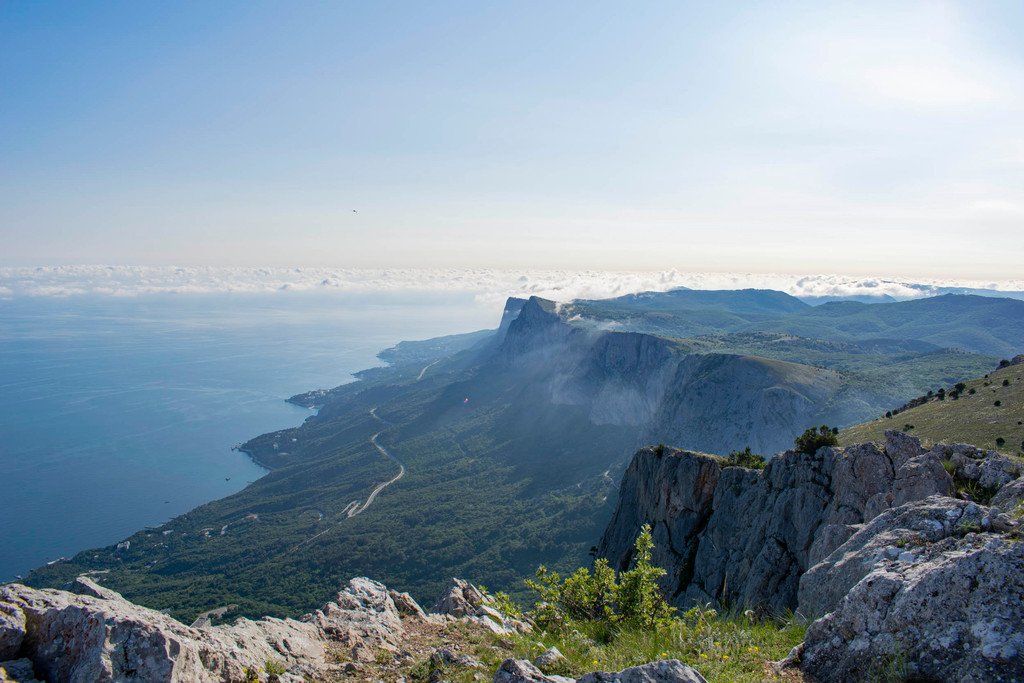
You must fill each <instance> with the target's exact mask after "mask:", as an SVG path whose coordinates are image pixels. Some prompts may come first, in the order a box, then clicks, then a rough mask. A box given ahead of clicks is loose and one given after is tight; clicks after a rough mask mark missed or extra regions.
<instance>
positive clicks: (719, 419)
mask: <svg viewBox="0 0 1024 683" xmlns="http://www.w3.org/2000/svg"><path fill="white" fill-rule="evenodd" d="M571 313H572V307H571V306H569V307H560V306H559V304H556V303H554V302H551V301H546V300H544V299H539V298H536V297H532V298H530V299H529V300H528V301H527V302H526V303H525V304H524V305H523V306H522V309H521V311H520V312H519V314H518V317H516V318H515V320H513V321H512V322H511V323H510V325H509V328H508V332H507V334H506V335H505V337H504V339H503V341H502V343H501V346H500V347H499V349H498V353H497V354H496V359H497V363H498V365H499V366H500V367H501V368H502V370H503V371H505V372H510V373H511V374H512V375H514V376H515V377H516V378H517V380H518V381H519V383H522V384H526V383H529V384H531V385H532V386H534V387H537V388H539V389H540V393H541V394H542V396H543V398H542V399H541V400H546V401H548V402H550V403H551V404H553V405H558V406H575V407H580V408H582V409H583V410H585V411H586V414H587V418H588V420H589V421H590V422H591V423H592V424H594V425H607V426H615V427H623V428H627V429H630V430H634V431H635V434H636V436H637V437H639V438H640V439H641V440H642V441H646V442H648V443H657V442H665V443H676V444H682V445H684V446H686V447H687V448H692V449H697V450H711V451H721V452H728V451H729V450H732V449H742V448H743V447H745V446H751V447H752V448H754V450H755V451H757V452H761V453H774V452H777V451H779V450H781V449H782V448H785V446H786V445H787V444H788V443H790V442H791V439H792V435H793V434H794V433H796V432H798V431H799V430H800V429H801V428H803V426H805V425H807V424H817V423H820V422H850V421H855V420H856V419H859V418H864V417H866V416H867V415H868V414H870V412H873V411H869V409H867V407H866V406H865V405H863V404H862V403H861V402H859V401H840V400H835V399H836V397H837V396H838V395H839V393H840V392H841V391H843V388H844V381H843V378H842V377H841V376H840V375H839V374H838V373H837V372H835V371H833V370H826V369H823V368H819V367H814V366H810V365H803V364H799V363H790V362H785V361H779V360H771V359H766V358H758V357H753V356H744V355H738V354H728V353H689V350H688V349H687V348H686V347H685V346H684V345H682V344H680V343H679V342H677V341H674V340H671V339H668V338H665V337H660V336H658V335H654V334H647V333H642V332H629V331H621V330H615V329H613V326H608V325H606V324H604V323H602V324H597V323H595V322H594V321H593V320H589V319H578V318H577V317H574V316H572V315H571Z"/></svg>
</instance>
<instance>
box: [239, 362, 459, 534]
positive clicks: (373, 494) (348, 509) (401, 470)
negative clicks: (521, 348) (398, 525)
mask: <svg viewBox="0 0 1024 683" xmlns="http://www.w3.org/2000/svg"><path fill="white" fill-rule="evenodd" d="M441 360H442V359H440V358H439V359H437V360H435V361H434V362H433V363H429V364H427V365H425V366H423V369H422V370H420V374H419V376H418V377H417V378H416V381H417V382H418V381H420V380H422V379H423V375H425V374H426V372H427V370H429V369H430V368H431V367H432V366H434V365H437V364H438V363H440V362H441ZM370 416H371V417H372V418H373V419H374V420H376V421H377V422H380V423H381V425H383V429H381V430H380V431H378V432H376V433H375V434H374V435H373V436H371V437H370V443H371V444H373V447H374V448H376V449H377V451H378V452H379V453H380V454H381V455H383V456H384V457H385V458H388V459H389V460H391V461H393V462H394V463H395V464H396V465H398V474H396V475H395V476H393V477H391V478H390V479H388V480H387V481H385V482H382V483H380V484H377V485H376V486H375V487H374V488H373V490H372V491H370V495H369V496H367V497H366V500H365V501H363V502H359V501H358V500H353V501H352V502H351V503H349V504H348V505H346V506H345V507H344V508H343V509H342V511H341V513H340V514H339V517H341V516H342V515H343V517H342V519H348V518H350V517H355V516H356V515H358V514H359V513H360V512H362V511H363V510H365V509H366V508H368V507H370V505H371V504H372V503H373V501H374V500H375V499H376V498H377V496H378V495H379V494H380V492H381V491H383V490H384V489H386V488H387V487H389V486H391V485H392V484H394V483H395V482H396V481H398V480H399V479H401V478H402V477H404V476H405V465H403V464H402V461H401V460H399V459H398V458H396V457H395V456H394V455H393V454H392V453H391V451H389V450H388V449H387V448H385V447H384V446H381V445H380V442H379V441H378V440H377V439H378V437H380V435H381V434H383V433H384V431H385V430H386V429H387V428H388V427H391V426H392V425H391V423H390V422H388V421H387V420H385V419H384V418H383V417H381V416H380V415H378V414H377V407H376V406H374V407H373V408H371V409H370ZM322 519H323V516H322V515H321V520H322ZM335 526H336V525H334V524H332V525H331V526H329V527H327V528H326V529H324V530H323V531H321V532H320V533H318V534H314V535H313V536H310V537H309V538H307V539H306V540H305V541H302V542H301V543H299V544H298V545H297V546H295V547H294V548H292V551H293V552H294V551H295V550H298V549H299V548H301V547H302V546H304V545H306V544H308V543H312V542H313V541H315V540H316V539H318V538H320V537H321V536H323V535H324V534H326V533H327V532H328V531H330V530H331V529H333V528H334V527H335ZM225 531H227V525H225V526H224V528H223V529H221V535H222V536H223V535H224V532H225Z"/></svg>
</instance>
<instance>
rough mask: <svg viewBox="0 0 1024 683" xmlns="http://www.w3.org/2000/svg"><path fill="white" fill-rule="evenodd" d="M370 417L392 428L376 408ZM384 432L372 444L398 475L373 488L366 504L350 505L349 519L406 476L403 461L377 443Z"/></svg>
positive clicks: (354, 503) (371, 441)
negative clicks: (394, 466) (389, 461)
mask: <svg viewBox="0 0 1024 683" xmlns="http://www.w3.org/2000/svg"><path fill="white" fill-rule="evenodd" d="M427 367H430V366H429V365H428V366H427ZM426 369H427V368H423V371H422V372H420V375H421V376H422V374H423V372H426ZM370 415H372V416H373V419H375V420H377V421H378V422H380V423H381V424H382V425H384V426H385V428H386V427H390V426H391V423H390V422H388V421H387V420H385V419H384V418H382V417H381V416H380V415H378V414H377V409H376V408H371V409H370ZM383 432H384V430H383V429H382V430H380V431H379V432H377V433H376V434H374V435H373V436H371V437H370V443H372V444H373V447H374V448H376V449H377V450H378V451H380V454H381V455H383V456H384V457H385V458H390V459H391V460H393V461H394V463H395V464H396V465H398V474H396V475H395V476H393V477H391V478H390V479H388V480H387V481H385V482H382V483H380V484H377V485H376V486H375V487H374V488H373V491H371V492H370V495H369V496H367V498H366V502H364V503H363V504H362V505H360V504H359V501H352V502H351V503H349V507H347V508H345V509H346V516H348V517H355V516H356V515H358V514H359V513H360V512H362V511H363V510H365V509H366V508H368V507H370V504H371V503H373V499H374V498H376V497H377V494H379V493H380V492H381V491H383V490H384V489H386V488H387V487H389V486H391V485H392V484H394V483H395V482H396V481H398V480H399V479H401V478H402V477H404V476H405V465H403V464H402V461H401V460H399V459H398V458H396V457H395V456H394V455H392V454H391V451H389V450H388V449H386V448H384V447H383V446H381V445H380V443H379V442H378V441H377V437H378V436H380V435H381V434H382V433H383Z"/></svg>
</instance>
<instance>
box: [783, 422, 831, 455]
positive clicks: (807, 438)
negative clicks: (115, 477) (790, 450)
mask: <svg viewBox="0 0 1024 683" xmlns="http://www.w3.org/2000/svg"><path fill="white" fill-rule="evenodd" d="M838 431H839V430H838V429H836V430H835V431H833V429H832V428H831V427H829V426H828V425H821V426H820V427H818V428H817V429H815V428H814V427H811V428H810V429H807V430H806V431H804V433H803V434H801V435H800V436H798V437H796V439H794V440H793V443H794V444H795V445H796V450H798V451H799V452H801V453H806V454H808V455H814V454H815V453H817V452H818V449H819V448H823V447H825V446H838V445H839V439H838V438H837V434H838Z"/></svg>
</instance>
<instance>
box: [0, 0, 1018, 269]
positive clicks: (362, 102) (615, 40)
mask: <svg viewBox="0 0 1024 683" xmlns="http://www.w3.org/2000/svg"><path fill="white" fill-rule="evenodd" d="M1022 34H1024V3H1020V2H1015V1H1010V2H983V1H981V2H978V1H974V2H964V3H956V2H921V3H914V2H900V3H893V2H881V3H873V2H857V3H849V2H844V3H827V2H806V3H796V2H747V3H741V2H737V3H707V2H699V3H693V2H680V1H671V2H636V3H621V2H620V3H612V2H604V1H602V0H596V1H595V0H587V1H586V2H583V1H581V2H558V3H552V2H548V1H545V2H532V1H528V0H524V1H517V2H499V3H480V2H470V1H466V2H437V3H424V2H389V1H382V2H372V3H369V2H341V1H337V2H289V3H280V2H275V3H269V2H266V3H264V2H252V1H247V2H233V1H227V0H225V1H221V2H216V3H210V2H180V3H136V2H95V3H60V2H53V3H31V2H20V3H19V2H10V3H0V266H5V267H28V266H59V265H69V264H122V265H123V264H128V265H141V266H200V267H201V266H232V267H241V266H269V267H279V268H286V267H297V266H302V267H313V268H332V267H334V268H376V269H381V268H436V269H451V268H463V269H465V268H486V269H510V270H515V269H576V270H580V269H589V270H595V271H602V270H609V269H610V270H615V271H665V270H667V269H673V270H674V271H681V272H688V271H693V272H697V271H699V272H716V271H729V272H749V273H832V274H860V275H864V274H880V273H881V274H895V275H899V276H902V277H906V278H919V279H920V278H961V279H970V280H977V281H985V282H994V281H999V280H1014V279H1015V280H1019V279H1021V278H1022V277H1024V274H1022V273H1024V265H1022V264H1024V238H1022V236H1024V41H1022V40H1021V39H1020V36H1021V35H1022Z"/></svg>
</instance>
